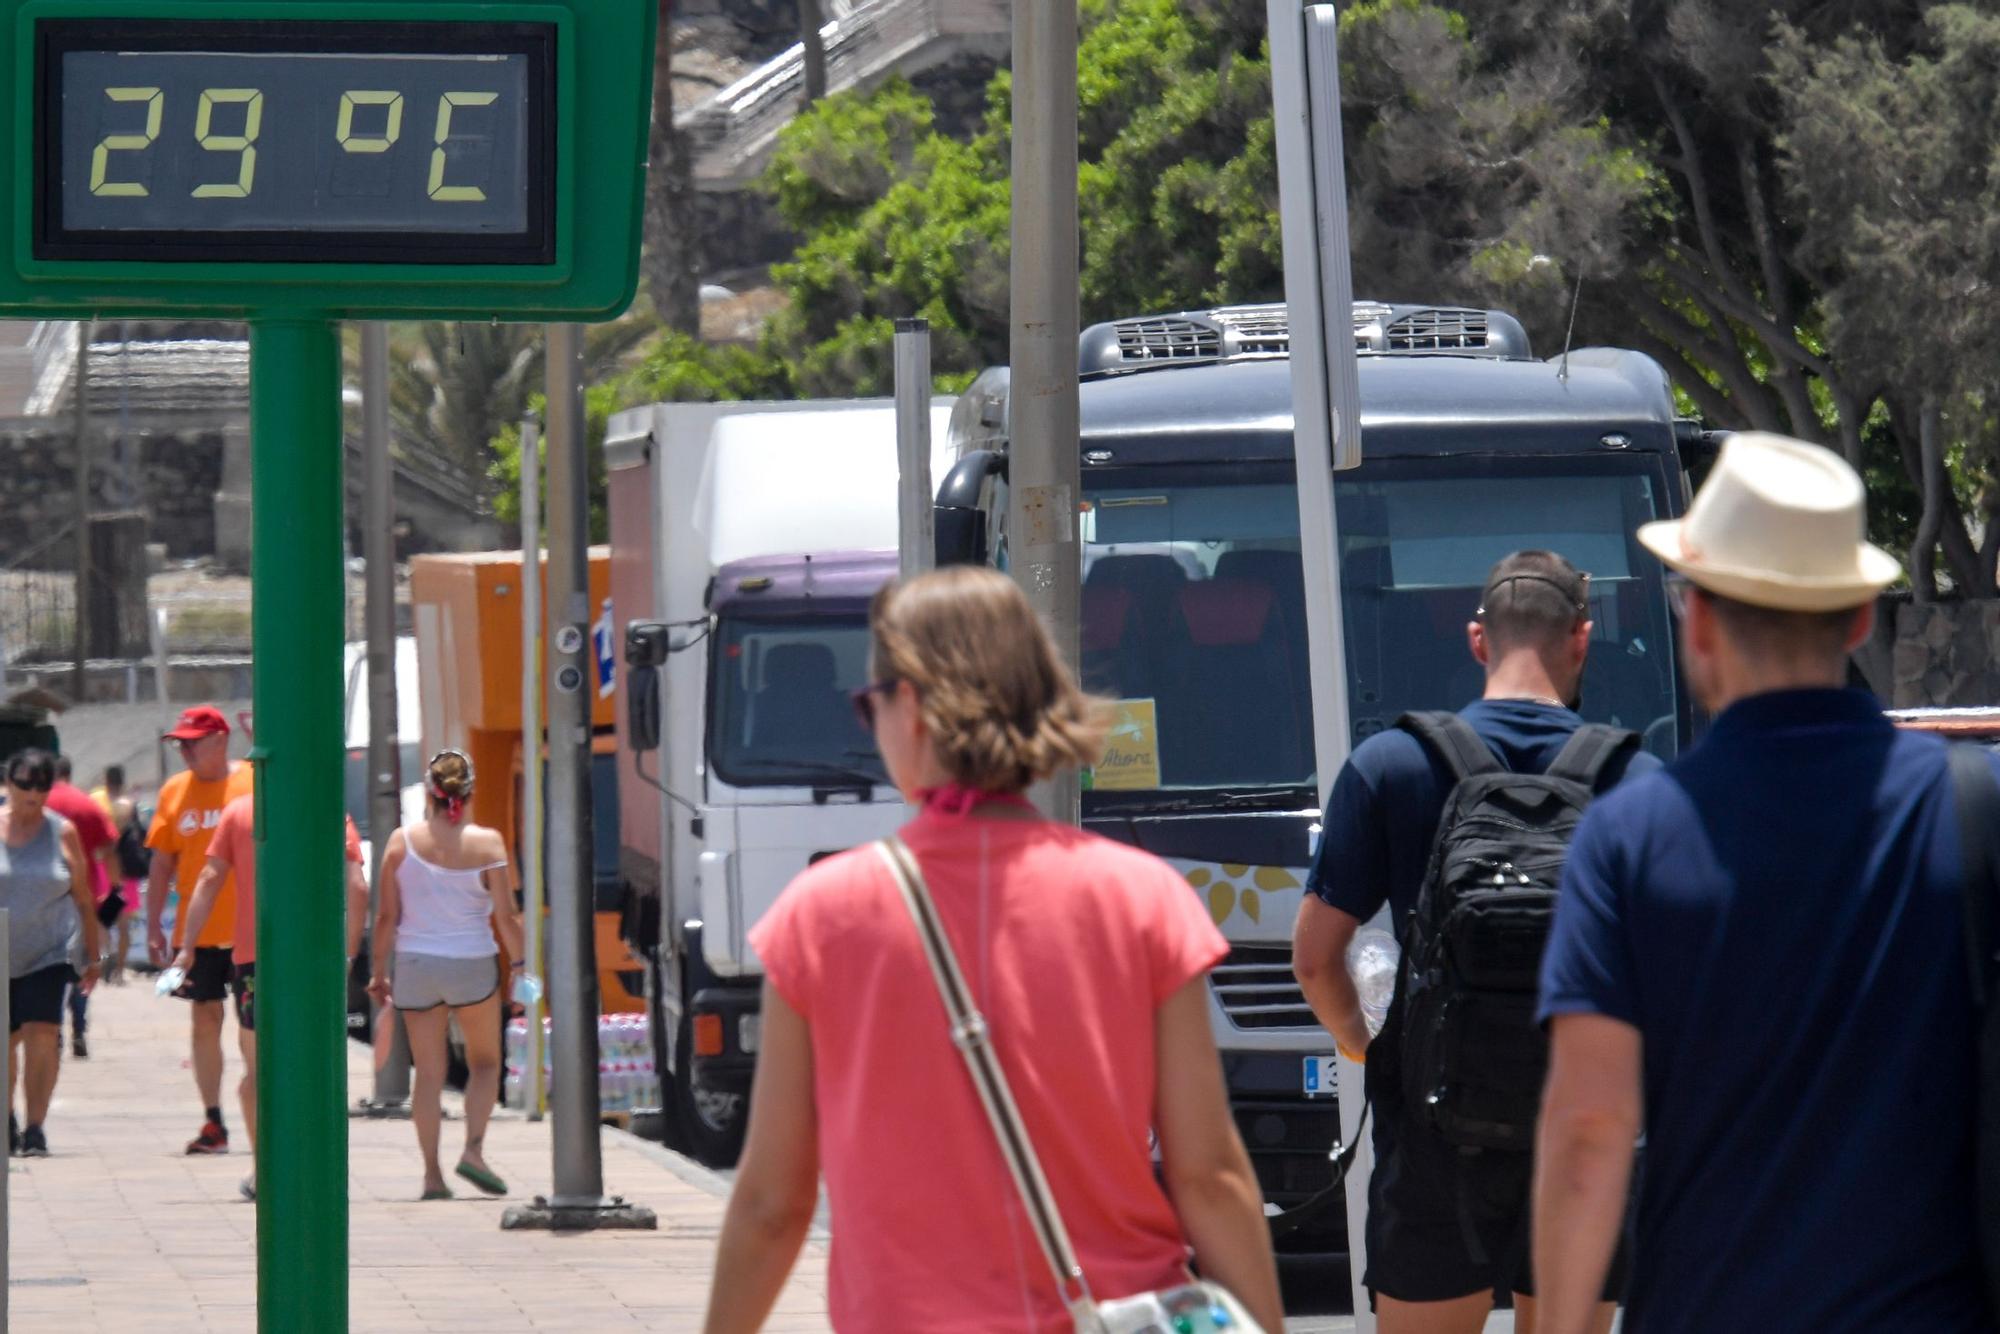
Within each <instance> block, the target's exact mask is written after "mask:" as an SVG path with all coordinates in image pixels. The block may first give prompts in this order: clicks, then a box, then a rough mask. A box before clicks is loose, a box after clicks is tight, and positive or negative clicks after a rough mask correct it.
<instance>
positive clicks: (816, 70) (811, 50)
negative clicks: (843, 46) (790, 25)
mask: <svg viewBox="0 0 2000 1334" xmlns="http://www.w3.org/2000/svg"><path fill="white" fill-rule="evenodd" d="M825 26H826V14H825V12H824V10H822V9H821V7H820V3H819V0H799V45H800V48H801V52H802V54H803V57H804V60H803V66H804V70H803V72H804V74H805V89H804V91H803V92H802V93H801V94H800V97H799V105H800V106H802V107H809V106H811V105H812V104H813V103H815V102H817V101H819V100H820V99H821V98H822V97H825V96H826V38H825V37H824V36H822V35H821V32H820V29H821V28H823V27H825Z"/></svg>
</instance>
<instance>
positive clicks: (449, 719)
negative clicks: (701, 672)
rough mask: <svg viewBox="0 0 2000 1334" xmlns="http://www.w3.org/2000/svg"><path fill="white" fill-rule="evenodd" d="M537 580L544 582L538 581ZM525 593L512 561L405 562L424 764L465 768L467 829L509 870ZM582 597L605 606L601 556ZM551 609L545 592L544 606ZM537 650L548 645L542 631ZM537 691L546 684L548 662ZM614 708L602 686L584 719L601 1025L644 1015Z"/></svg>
mask: <svg viewBox="0 0 2000 1334" xmlns="http://www.w3.org/2000/svg"><path fill="white" fill-rule="evenodd" d="M543 577H544V580H545V581H546V570H544V574H543ZM521 588H522V566H521V553H520V552H518V551H511V552H509V551H487V552H475V553H472V554H468V555H427V556H417V557H414V558H413V559H412V560H411V562H410V603H411V610H412V612H413V614H414V618H415V621H416V635H417V674H418V681H419V683H420V684H419V689H420V690H421V692H422V698H423V727H424V731H423V752H424V754H425V755H426V756H430V755H433V754H435V753H436V752H438V751H440V750H443V749H445V748H446V747H451V748H453V749H457V750H462V751H464V752H465V753H466V755H468V756H469V757H471V760H472V764H473V768H474V769H475V770H476V771H477V773H478V776H479V782H478V786H477V788H476V789H475V790H474V792H473V796H472V818H473V819H474V820H476V821H478V822H479V823H480V824H483V825H489V826H491V827H493V828H495V829H498V830H501V831H502V832H504V833H505V834H506V835H507V839H508V845H509V847H510V848H511V849H512V850H513V856H514V863H515V865H516V866H517V867H518V866H519V865H520V860H521V847H522V839H521V818H520V817H521V790H522V776H523V775H524V774H525V773H526V772H527V757H528V755H529V754H530V751H529V748H528V747H527V745H526V744H525V740H524V738H523V736H522V734H521V667H522V644H521ZM590 596H591V603H592V605H593V606H596V607H600V608H602V607H604V606H605V605H606V604H607V600H608V599H609V598H610V596H611V561H610V551H609V549H608V548H605V547H593V548H592V549H591V552H590ZM548 605H549V599H548V596H547V593H546V582H545V583H544V595H543V598H542V606H543V607H544V608H546V607H547V606H548ZM542 642H543V644H544V645H546V644H547V642H548V627H547V624H546V621H545V623H544V625H543V634H542ZM545 652H546V650H545ZM542 679H543V680H544V681H546V680H548V679H549V676H548V663H547V660H546V658H545V659H544V661H543V664H542ZM617 705H618V698H617V692H616V688H615V682H613V681H611V680H609V679H608V678H607V680H606V683H605V686H604V688H603V689H601V690H599V692H598V693H597V698H596V700H595V703H594V706H593V708H592V711H591V725H592V731H593V734H594V735H593V739H592V743H591V752H592V756H591V767H590V791H591V811H592V817H593V820H594V822H595V836H594V847H593V856H592V871H593V874H592V877H591V878H592V881H593V884H592V892H593V894H594V896H595V900H596V908H597V912H596V920H597V974H598V978H597V980H598V995H599V998H600V1000H599V1004H600V1006H601V1008H602V1010H603V1011H604V1013H606V1014H636V1013H643V1012H644V1011H645V1009H646V997H645V965H644V964H643V963H641V962H640V961H639V960H638V959H636V958H634V957H633V955H632V953H631V951H630V950H629V949H628V948H627V947H626V945H625V941H624V939H623V937H622V935H621V933H620V923H621V921H622V920H623V916H624V912H625V908H626V903H627V898H628V894H627V886H626V884H625V880H624V878H623V876H622V875H621V874H620V872H619V869H618V846H619V831H618V768H617V735H616V731H615V728H616V720H617ZM533 754H535V755H536V756H538V757H539V758H540V759H541V760H542V762H543V763H544V765H546V762H547V743H546V738H545V737H537V738H536V739H535V746H534V750H533ZM544 772H545V773H546V769H545V770H544ZM543 846H544V847H546V846H547V840H546V839H545V840H544V841H543ZM545 883H546V882H545Z"/></svg>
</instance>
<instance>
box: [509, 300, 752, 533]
mask: <svg viewBox="0 0 2000 1334" xmlns="http://www.w3.org/2000/svg"><path fill="white" fill-rule="evenodd" d="M785 390H786V384H785V380H784V377H783V375H782V374H781V373H780V371H779V369H778V367H776V366H775V365H774V364H773V363H772V362H771V361H770V360H769V359H768V358H765V357H763V356H760V355H759V354H758V353H756V352H754V351H751V350H750V349H747V348H740V347H711V346H709V345H708V344H706V343H702V342H700V341H698V340H696V339H693V338H689V337H688V336H687V335H685V334H680V333H672V332H668V333H663V334H662V335H661V336H660V337H659V338H658V339H657V340H656V341H655V342H654V343H653V344H652V345H651V346H650V347H649V348H648V349H647V351H646V353H645V355H644V357H643V358H641V359H640V361H639V362H638V363H637V364H636V365H634V366H632V367H630V368H629V369H627V370H625V371H623V372H620V373H618V374H615V375H612V376H609V377H607V378H605V379H601V380H600V381H599V382H598V383H596V384H593V385H591V386H590V387H589V388H588V389H586V390H585V391H584V397H583V404H584V416H585V423H586V426H585V429H586V431H587V437H586V450H587V455H588V460H589V469H590V497H591V499H590V540H591V541H593V542H602V541H605V540H607V538H608V536H609V533H610V520H609V512H608V510H607V507H606V499H605V488H606V480H605V466H604V432H605V428H606V427H607V426H608V425H609V423H610V421H611V414H612V413H614V412H617V411H618V410H619V409H621V408H627V407H635V406H638V405H641V404H646V403H717V402H722V401H725V400H733V399H746V398H778V397H784V396H785ZM527 408H528V410H529V411H530V412H533V413H534V414H535V415H536V416H537V417H545V415H546V413H547V409H548V400H547V398H546V397H545V396H544V395H541V394H535V395H533V396H532V397H531V398H530V399H529V401H528V404H527ZM492 458H493V461H492V465H491V468H490V470H489V476H490V477H491V479H492V481H493V485H494V488H495V492H494V497H493V509H494V513H495V514H497V515H498V516H499V518H500V519H501V520H502V521H503V522H505V523H509V524H517V523H519V522H520V521H521V430H520V426H519V425H518V423H514V422H510V423H508V424H507V425H506V426H504V427H503V428H501V430H500V431H499V432H498V434H496V435H495V436H494V438H493V441H492Z"/></svg>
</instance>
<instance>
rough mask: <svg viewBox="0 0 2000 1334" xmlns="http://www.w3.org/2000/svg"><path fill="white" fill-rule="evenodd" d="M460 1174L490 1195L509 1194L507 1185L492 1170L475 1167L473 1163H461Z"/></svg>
mask: <svg viewBox="0 0 2000 1334" xmlns="http://www.w3.org/2000/svg"><path fill="white" fill-rule="evenodd" d="M458 1174H459V1175H460V1176H462V1177H464V1178H465V1179H466V1180H467V1181H470V1182H471V1183H472V1184H473V1185H475V1186H477V1187H479V1189H481V1190H483V1191H485V1192H486V1193H487V1194H488V1195H505V1194H506V1193H507V1183H506V1182H504V1181H502V1180H501V1179H500V1178H499V1177H497V1176H495V1175H494V1174H493V1170H492V1169H491V1168H488V1167H474V1166H473V1165H472V1164H471V1163H460V1164H459V1165H458Z"/></svg>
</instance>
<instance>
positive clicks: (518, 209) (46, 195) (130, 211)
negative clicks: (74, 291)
mask: <svg viewBox="0 0 2000 1334" xmlns="http://www.w3.org/2000/svg"><path fill="white" fill-rule="evenodd" d="M554 37H555V34H554V29H553V28H551V27H549V26H546V25H536V24H524V23H457V24H449V25H444V24H435V23H430V24H426V23H343V22H317V23H284V24H278V23H270V22H264V23H258V22H207V23H204V22H176V23H163V22H158V21H125V22H116V21H114V22H95V21H93V22H76V21H55V22H45V23H43V24H42V25H40V31H39V33H38V52H37V61H36V77H37V90H36V92H37V97H36V105H37V107H38V110H39V118H40V120H41V122H42V127H41V132H40V133H39V134H38V135H37V145H38V160H37V162H36V181H35V184H36V191H37V200H36V209H35V224H36V227H35V243H34V253H35V255H36V257H37V258H42V259H109V260H116V259H145V260H168V261H175V260H178V261H183V262H186V261H199V260H220V261H243V260H266V261H276V260H289V261H296V262H302V263H311V264H325V263H340V262H356V261H362V262H368V261H373V262H391V263H394V262H403V263H429V264H546V263H548V262H549V261H550V260H551V258H552V256H553V251H554V243H555V227H554V223H555V216H554V215H555V199H556V192H555V189H554V180H553V168H554V162H555V139H556V129H557V126H556V115H555V110H556V108H555V97H554V69H555V64H554V47H555V41H554Z"/></svg>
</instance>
